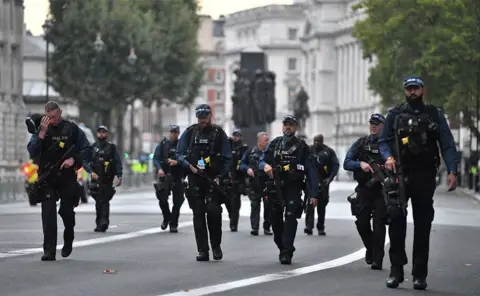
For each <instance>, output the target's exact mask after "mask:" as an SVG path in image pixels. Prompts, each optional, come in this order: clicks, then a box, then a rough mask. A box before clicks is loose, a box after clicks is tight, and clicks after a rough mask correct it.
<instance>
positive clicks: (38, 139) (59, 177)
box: [27, 102, 91, 261]
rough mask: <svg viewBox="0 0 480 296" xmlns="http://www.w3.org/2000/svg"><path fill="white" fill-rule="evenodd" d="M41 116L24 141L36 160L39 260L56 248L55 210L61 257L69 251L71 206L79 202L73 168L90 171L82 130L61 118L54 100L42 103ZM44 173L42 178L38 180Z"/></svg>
mask: <svg viewBox="0 0 480 296" xmlns="http://www.w3.org/2000/svg"><path fill="white" fill-rule="evenodd" d="M45 115H46V116H44V117H43V118H42V119H41V123H40V127H39V129H38V131H37V133H36V134H34V135H32V137H31V139H30V142H29V143H28V146H27V148H28V152H29V153H30V157H31V158H32V159H36V160H38V167H39V168H38V171H39V180H38V181H37V183H40V182H41V183H42V184H38V186H39V187H38V188H39V190H38V195H37V198H38V201H39V202H41V203H42V224H43V251H44V254H43V256H42V261H54V260H55V259H56V247H57V214H56V210H57V200H59V199H60V209H59V211H58V213H59V214H60V216H61V217H62V219H63V224H64V226H65V230H64V233H63V242H64V243H63V248H62V253H61V254H62V257H68V256H70V254H71V253H72V249H73V240H74V236H75V233H74V227H75V211H74V208H75V207H76V206H77V205H78V203H79V197H80V194H79V193H78V190H80V189H79V188H78V183H77V180H76V179H77V176H76V174H75V168H80V167H82V166H83V167H84V168H85V169H86V170H87V171H88V172H91V169H90V166H89V165H88V162H89V160H90V157H91V146H90V144H89V143H88V141H87V138H86V137H85V134H84V133H83V131H82V130H81V129H80V128H79V127H78V126H77V125H76V124H75V123H73V122H71V121H66V120H64V119H63V118H62V110H61V109H60V106H59V105H58V103H56V102H48V103H47V104H46V105H45ZM44 176H46V177H45V179H44V180H41V179H42V178H43V177H44Z"/></svg>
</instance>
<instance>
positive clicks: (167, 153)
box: [162, 139, 183, 174]
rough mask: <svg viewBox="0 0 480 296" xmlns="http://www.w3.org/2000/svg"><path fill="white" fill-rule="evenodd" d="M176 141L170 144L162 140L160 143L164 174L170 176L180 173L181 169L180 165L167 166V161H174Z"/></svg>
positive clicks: (168, 141)
mask: <svg viewBox="0 0 480 296" xmlns="http://www.w3.org/2000/svg"><path fill="white" fill-rule="evenodd" d="M177 144H178V141H175V142H172V141H171V140H167V139H164V140H163V141H162V157H163V165H162V169H163V171H164V172H171V173H172V174H177V173H182V172H183V170H182V167H181V166H180V165H176V166H170V165H168V159H176V154H177Z"/></svg>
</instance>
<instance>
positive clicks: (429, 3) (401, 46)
mask: <svg viewBox="0 0 480 296" xmlns="http://www.w3.org/2000/svg"><path fill="white" fill-rule="evenodd" d="M355 9H356V10H363V11H364V12H365V13H366V15H367V17H366V18H365V19H364V20H362V21H359V22H357V23H356V24H355V26H354V30H353V35H354V36H355V37H356V38H357V39H358V40H359V41H360V43H361V45H362V47H363V52H364V58H368V59H375V61H376V64H375V66H374V67H373V68H372V69H371V70H370V76H369V79H368V82H369V86H370V89H371V90H372V91H373V92H374V93H375V94H378V95H380V96H381V98H382V102H383V104H384V105H385V106H391V105H393V104H394V103H398V102H399V101H402V100H403V94H402V92H401V90H400V88H401V83H402V80H403V78H404V77H405V76H407V75H421V76H422V77H424V78H425V80H426V86H427V88H428V89H427V95H426V99H427V100H428V101H429V102H431V103H433V104H435V105H437V106H439V107H441V108H445V110H446V111H447V113H448V114H449V115H450V116H456V115H458V114H459V112H463V114H464V116H463V119H464V120H463V123H464V124H465V125H466V126H468V127H469V128H470V129H471V130H472V131H473V132H474V133H475V134H477V135H480V134H479V132H478V130H477V129H476V128H475V126H474V124H473V122H474V120H475V119H473V117H475V114H474V112H472V110H473V109H474V108H475V104H476V98H478V97H479V96H480V73H479V71H480V39H478V38H476V37H477V36H479V32H480V29H479V28H480V3H478V1H474V0H466V1H444V0H418V1H417V0H390V1H383V0H363V1H361V2H360V3H359V4H358V5H357V6H356V7H355Z"/></svg>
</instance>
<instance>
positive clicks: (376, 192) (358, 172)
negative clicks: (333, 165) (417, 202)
mask: <svg viewBox="0 0 480 296" xmlns="http://www.w3.org/2000/svg"><path fill="white" fill-rule="evenodd" d="M384 122H385V117H384V116H383V115H381V114H377V113H376V114H372V116H371V117H370V120H369V123H370V126H369V129H370V135H368V136H365V137H361V138H359V139H358V140H356V141H355V143H353V145H352V147H350V149H349V150H348V152H347V155H346V157H345V161H344V162H343V168H344V169H345V170H346V171H351V172H353V177H354V179H355V181H357V182H358V186H357V187H356V188H355V191H356V193H357V196H356V198H355V199H352V200H349V201H350V202H351V203H352V209H353V210H352V214H353V215H354V216H356V218H357V220H356V221H355V224H356V226H357V231H358V234H359V235H360V238H361V239H362V242H363V245H364V246H365V248H366V249H367V251H366V254H365V261H366V262H367V264H369V265H371V268H372V269H375V270H380V269H382V263H383V257H384V255H385V251H384V249H385V233H386V226H385V215H386V212H385V207H386V205H385V200H384V195H383V186H382V184H381V182H379V181H375V178H374V174H373V173H374V170H373V168H372V166H377V167H378V166H383V164H384V161H383V158H382V156H381V154H380V150H379V148H378V136H379V135H380V132H381V130H382V128H383V124H384ZM371 220H373V230H372V226H371V222H370V221H371Z"/></svg>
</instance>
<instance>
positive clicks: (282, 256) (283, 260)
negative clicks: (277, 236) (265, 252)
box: [278, 252, 292, 265]
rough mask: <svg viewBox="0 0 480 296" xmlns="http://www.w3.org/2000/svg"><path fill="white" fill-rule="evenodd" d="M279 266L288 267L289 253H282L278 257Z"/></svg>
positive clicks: (290, 261)
mask: <svg viewBox="0 0 480 296" xmlns="http://www.w3.org/2000/svg"><path fill="white" fill-rule="evenodd" d="M278 259H279V260H280V263H281V264H284V265H290V264H292V255H291V253H290V252H282V253H280V256H278Z"/></svg>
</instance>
